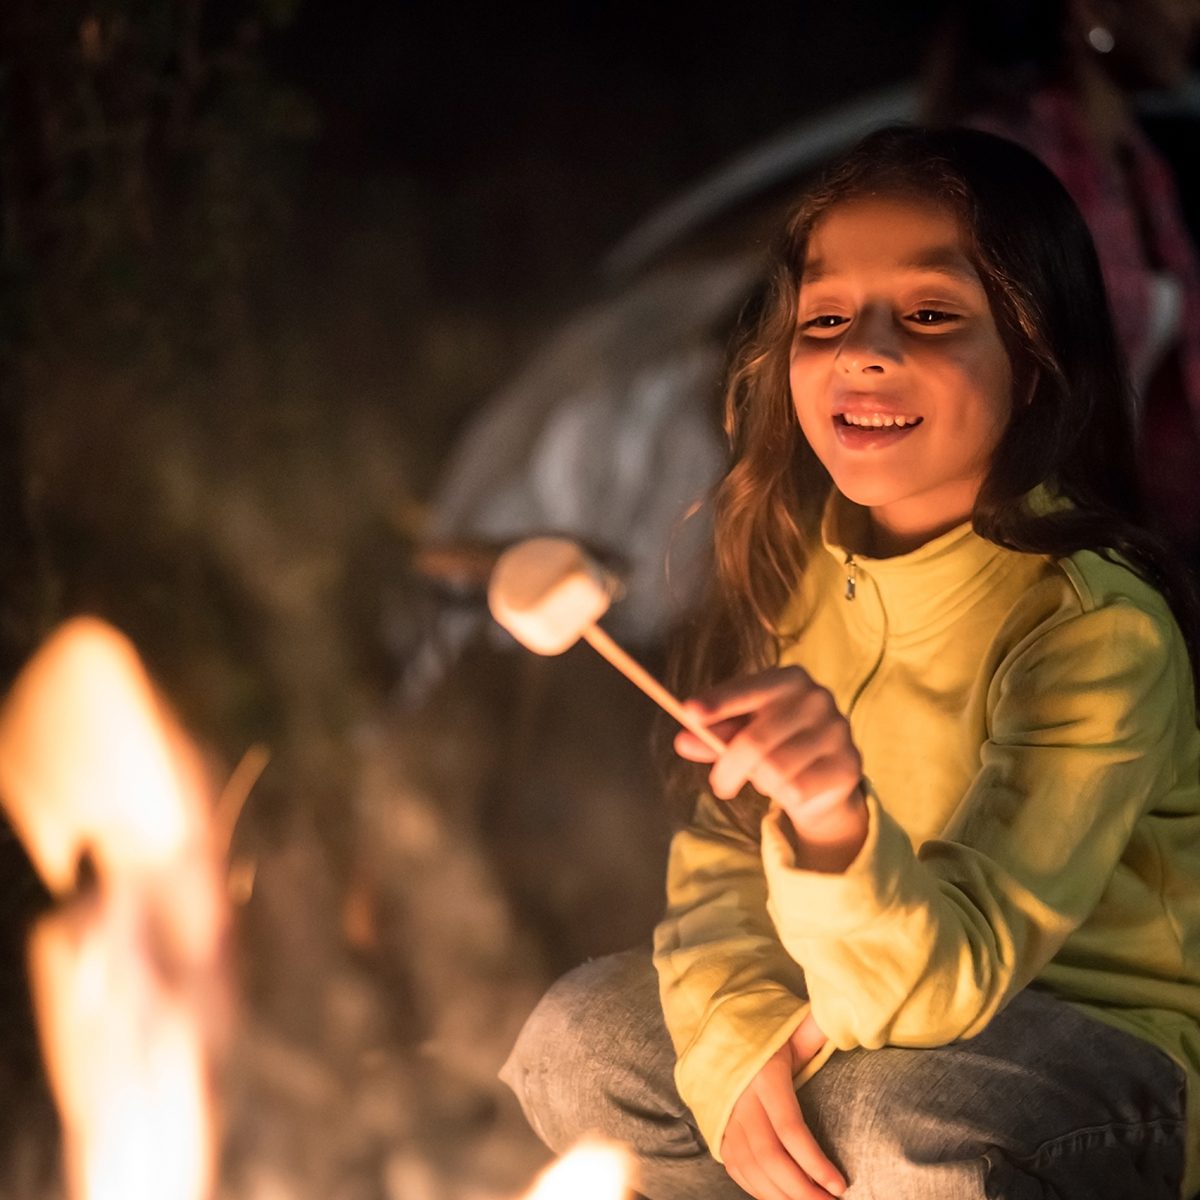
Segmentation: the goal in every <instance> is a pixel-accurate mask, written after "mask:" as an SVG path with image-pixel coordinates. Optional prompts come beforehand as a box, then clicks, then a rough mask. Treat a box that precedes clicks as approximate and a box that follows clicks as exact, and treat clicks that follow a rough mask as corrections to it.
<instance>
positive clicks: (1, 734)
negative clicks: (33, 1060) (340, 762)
mask: <svg viewBox="0 0 1200 1200" xmlns="http://www.w3.org/2000/svg"><path fill="white" fill-rule="evenodd" d="M0 795H2V796H3V801H4V804H5V806H6V808H7V810H8V814H9V817H10V819H11V820H12V824H13V827H14V829H15V830H16V831H17V833H18V835H19V836H20V838H21V840H22V842H23V843H24V845H25V848H26V850H27V851H28V853H29V856H30V858H31V859H32V861H33V863H34V866H35V867H36V868H37V869H38V871H39V873H40V874H41V875H42V877H43V879H44V880H45V881H46V883H47V885H48V886H49V887H50V889H51V891H52V892H54V893H55V894H56V896H57V897H58V899H59V901H60V903H59V905H58V907H57V908H56V909H55V910H54V911H53V912H52V913H51V914H50V915H49V916H47V917H44V918H43V919H42V920H41V921H40V922H39V923H38V925H37V927H36V928H35V929H34V932H33V935H32V936H31V938H30V947H29V954H30V971H31V977H32V984H33V991H34V1002H35V1008H36V1011H37V1018H38V1029H39V1034H40V1036H41V1040H42V1045H43V1050H44V1053H45V1057H46V1064H47V1069H48V1074H49V1077H50V1083H51V1087H52V1089H53V1091H54V1097H55V1101H56V1104H57V1106H58V1109H59V1113H60V1115H61V1117H62V1123H63V1142H64V1155H65V1158H66V1171H67V1181H68V1187H69V1191H70V1195H71V1198H72V1200H205V1198H206V1197H207V1196H208V1195H209V1194H210V1192H211V1189H212V1183H213V1160H214V1157H215V1155H214V1146H215V1141H216V1136H215V1124H216V1119H215V1106H214V1104H213V1102H212V1096H211V1081H210V1075H211V1071H212V1059H213V1055H214V1050H215V1048H216V1047H217V1046H219V1044H220V1043H221V1042H222V1040H223V1036H224V1033H225V1029H224V1026H225V1023H226V1022H227V1021H228V1017H229V1011H228V1001H229V996H228V992H227V989H226V978H225V970H224V961H223V943H224V937H225V929H226V909H225V902H224V897H223V894H222V890H221V885H220V872H219V870H218V865H219V855H218V853H217V852H216V850H215V848H214V845H213V837H212V831H211V819H210V807H211V806H210V803H209V796H208V789H207V788H206V786H205V782H204V776H203V772H202V771H201V769H200V765H199V760H198V757H197V755H196V753H195V750H194V748H193V747H192V745H191V743H190V742H189V741H188V739H187V737H186V735H185V734H184V733H183V731H182V730H181V729H180V728H179V727H178V725H177V724H176V723H175V722H174V720H173V718H172V717H171V716H170V714H169V713H168V712H167V711H166V709H165V707H164V706H163V704H162V703H161V701H160V699H159V697H158V695H157V694H156V692H155V690H154V688H153V686H152V685H151V683H150V681H149V679H148V677H147V676H146V673H145V670H144V669H143V667H142V664H141V661H140V660H139V658H138V656H137V653H136V652H135V651H134V649H133V647H132V646H131V645H130V644H129V642H128V641H126V639H125V638H123V637H122V636H121V635H120V634H118V633H117V632H116V631H115V630H113V629H111V628H110V627H109V626H107V625H104V624H103V623H102V622H99V621H95V620H90V619H79V620H75V621H71V622H69V623H68V624H67V625H65V626H63V627H62V628H61V629H59V630H58V631H57V632H56V633H55V634H54V635H53V636H52V637H51V638H50V640H49V641H48V642H47V643H46V645H45V646H44V647H43V648H42V649H41V650H40V651H39V652H38V654H37V655H36V656H35V657H34V658H33V660H32V661H31V662H30V663H29V665H28V666H27V667H26V668H25V670H24V671H23V672H22V673H21V675H20V677H19V678H18V680H17V682H16V685H15V686H14V687H13V690H12V692H11V693H10V695H9V696H8V698H7V699H6V701H5V703H4V707H3V710H0ZM84 864H86V865H87V868H88V869H86V870H84V869H83V867H84Z"/></svg>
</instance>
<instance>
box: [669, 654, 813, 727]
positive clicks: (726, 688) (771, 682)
mask: <svg viewBox="0 0 1200 1200" xmlns="http://www.w3.org/2000/svg"><path fill="white" fill-rule="evenodd" d="M816 686H817V685H816V684H815V683H813V681H812V680H811V679H810V678H809V676H808V673H807V672H806V671H805V670H803V669H802V668H801V667H772V668H771V669H770V670H767V671H760V672H759V673H758V674H757V675H751V676H750V677H749V678H742V679H730V680H728V681H727V682H725V683H719V684H717V685H716V686H715V687H711V688H709V689H708V690H707V691H704V692H701V694H700V695H699V696H694V697H693V698H692V699H690V700H688V701H687V702H686V706H687V707H688V708H692V709H694V710H695V712H696V715H697V716H699V718H700V719H701V720H702V721H703V722H704V723H705V724H706V725H707V724H709V723H710V722H712V721H719V720H721V719H723V718H725V717H741V716H747V715H749V714H750V713H753V712H757V711H758V710H759V709H760V708H762V706H763V705H764V704H767V703H769V702H770V701H772V700H776V699H778V698H779V697H780V696H786V695H794V694H796V693H797V692H806V691H810V690H812V689H815V688H816Z"/></svg>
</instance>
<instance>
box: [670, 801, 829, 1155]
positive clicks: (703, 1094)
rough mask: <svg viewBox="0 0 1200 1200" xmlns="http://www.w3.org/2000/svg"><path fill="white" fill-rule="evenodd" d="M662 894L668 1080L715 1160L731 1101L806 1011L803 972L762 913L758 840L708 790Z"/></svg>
mask: <svg viewBox="0 0 1200 1200" xmlns="http://www.w3.org/2000/svg"><path fill="white" fill-rule="evenodd" d="M667 901H668V904H667V912H666V915H665V916H664V918H663V920H662V921H661V922H660V923H659V925H658V928H657V929H656V931H655V935H654V964H655V967H656V968H657V971H658V978H659V991H660V995H661V998H662V1006H663V1013H664V1016H665V1017H666V1023H667V1028H668V1030H669V1031H670V1034H671V1039H672V1041H673V1042H674V1045H675V1052H676V1056H677V1062H676V1068H675V1082H676V1086H677V1088H678V1090H679V1094H680V1096H681V1097H682V1098H683V1100H684V1102H685V1103H686V1104H687V1105H688V1107H689V1108H690V1109H691V1110H692V1114H693V1115H694V1117H695V1119H696V1124H697V1127H698V1128H699V1130H700V1132H701V1134H702V1135H703V1136H704V1139H705V1141H706V1142H707V1143H708V1146H709V1150H710V1152H711V1153H712V1154H713V1156H714V1157H715V1158H717V1159H718V1161H720V1146H721V1139H722V1137H723V1136H724V1131H725V1126H726V1124H727V1122H728V1120H729V1114H730V1111H731V1110H732V1108H733V1106H734V1103H735V1102H736V1101H737V1099H738V1097H739V1096H740V1095H741V1094H742V1092H743V1091H745V1089H746V1087H747V1086H748V1084H749V1083H750V1081H751V1080H752V1079H753V1078H754V1076H755V1075H756V1074H757V1073H758V1071H759V1070H760V1068H761V1067H762V1066H763V1064H764V1063H765V1062H766V1061H767V1059H768V1058H770V1057H771V1055H772V1054H773V1053H774V1052H775V1051H776V1050H777V1049H778V1048H779V1047H780V1046H782V1045H783V1043H784V1042H786V1041H787V1039H788V1037H790V1036H791V1034H792V1032H793V1031H794V1030H795V1029H796V1027H797V1026H798V1025H799V1024H800V1022H801V1021H802V1020H803V1018H804V1017H805V1015H806V1014H807V1013H808V1004H807V1002H806V1001H805V1000H804V999H803V997H804V994H805V993H804V974H803V972H802V971H801V970H800V968H799V967H798V966H797V964H796V962H795V960H794V959H792V958H791V957H789V955H788V954H787V952H786V951H785V950H784V948H783V946H782V944H781V943H780V940H779V936H778V934H777V933H776V931H775V928H774V926H773V925H772V923H771V919H770V917H769V916H768V914H767V908H766V903H767V888H766V879H765V877H764V875H763V863H762V848H761V843H760V841H759V839H758V838H757V837H755V836H751V835H750V834H748V833H747V832H745V831H744V830H743V829H742V828H740V826H739V825H738V823H737V822H736V821H735V820H734V819H733V818H732V816H731V814H730V809H729V806H728V805H726V804H723V803H721V802H719V801H717V800H714V799H713V798H712V797H711V796H709V795H704V796H702V797H701V799H700V801H699V803H698V805H697V808H696V812H695V814H694V816H693V819H692V822H691V823H690V824H689V825H688V826H687V827H686V828H685V829H682V830H681V831H680V832H678V833H677V834H676V835H675V837H674V839H673V840H672V842H671V853H670V858H669V862H668V867H667ZM833 1049H834V1047H833V1046H832V1045H830V1046H829V1047H828V1049H827V1050H826V1051H823V1052H822V1054H821V1055H819V1056H818V1058H817V1059H814V1060H813V1061H812V1062H811V1063H810V1064H809V1066H808V1067H807V1068H806V1070H805V1072H804V1074H803V1075H802V1076H801V1077H800V1078H801V1079H804V1078H807V1077H808V1076H809V1075H811V1074H813V1073H814V1072H815V1071H816V1070H817V1069H818V1068H819V1066H820V1065H821V1063H822V1062H823V1061H824V1059H825V1058H827V1057H828V1055H829V1054H831V1053H832V1052H833Z"/></svg>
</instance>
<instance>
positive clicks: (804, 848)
mask: <svg viewBox="0 0 1200 1200" xmlns="http://www.w3.org/2000/svg"><path fill="white" fill-rule="evenodd" d="M785 815H786V816H787V821H786V822H784V827H785V830H786V832H787V835H788V840H789V841H790V842H791V845H792V852H793V853H794V855H795V858H796V866H797V867H799V868H800V869H801V870H803V871H824V872H829V873H840V872H842V871H844V870H845V869H846V868H847V867H848V866H849V865H850V864H851V863H852V862H853V861H854V860H855V858H857V857H858V852H859V851H860V850H861V849H862V847H863V843H864V842H865V841H866V840H867V829H868V826H869V824H870V817H869V813H868V810H867V802H866V799H865V797H864V796H863V793H862V788H861V787H856V788H855V789H854V791H853V792H851V793H850V795H849V796H847V797H846V799H845V801H843V802H842V803H841V804H839V805H836V806H835V807H833V808H831V809H829V810H828V811H827V812H825V813H823V814H822V815H821V816H820V817H819V818H818V819H816V820H806V821H804V822H803V823H798V822H796V821H795V820H794V819H793V818H792V816H791V814H790V813H787V812H786V810H785Z"/></svg>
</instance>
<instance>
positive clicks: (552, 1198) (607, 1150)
mask: <svg viewBox="0 0 1200 1200" xmlns="http://www.w3.org/2000/svg"><path fill="white" fill-rule="evenodd" d="M630 1168H631V1162H630V1154H629V1151H628V1150H626V1149H625V1147H624V1146H622V1145H620V1143H618V1142H609V1141H604V1140H603V1139H601V1138H589V1139H587V1140H586V1141H582V1142H580V1143H579V1144H578V1145H577V1146H575V1147H574V1148H573V1149H572V1150H569V1151H567V1153H566V1154H564V1155H563V1156H562V1158H560V1159H559V1160H558V1161H557V1162H554V1163H551V1164H550V1166H549V1167H547V1168H546V1170H545V1171H543V1172H542V1174H541V1175H539V1176H538V1178H537V1181H536V1182H535V1183H534V1185H533V1190H532V1191H531V1192H529V1193H528V1194H527V1195H526V1197H525V1200H625V1197H627V1196H628V1195H629V1176H630V1174H631V1169H630Z"/></svg>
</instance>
